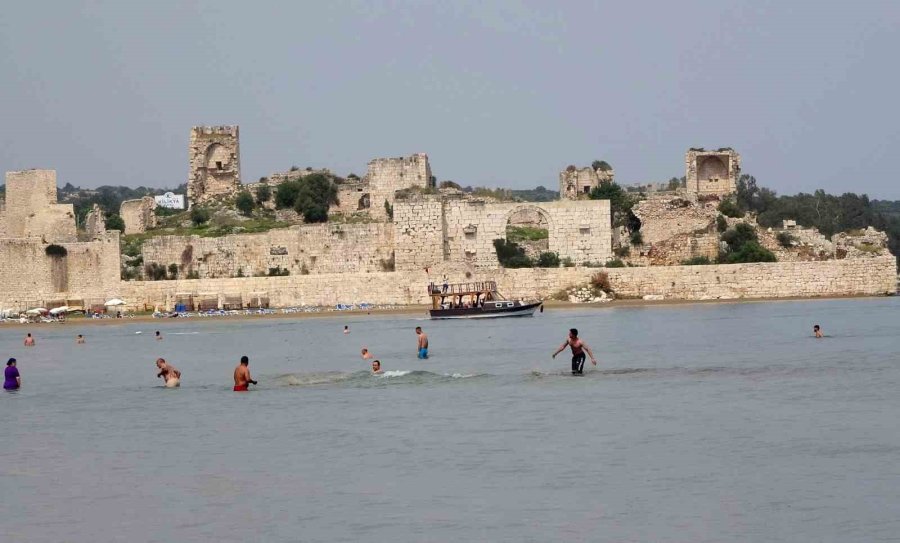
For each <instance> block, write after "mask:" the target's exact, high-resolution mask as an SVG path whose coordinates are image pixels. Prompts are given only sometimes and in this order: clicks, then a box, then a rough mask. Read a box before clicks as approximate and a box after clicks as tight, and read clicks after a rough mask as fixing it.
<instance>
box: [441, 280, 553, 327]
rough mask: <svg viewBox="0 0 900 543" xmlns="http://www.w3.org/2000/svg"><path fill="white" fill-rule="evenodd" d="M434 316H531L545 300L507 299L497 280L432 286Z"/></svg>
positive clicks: (483, 317)
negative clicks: (499, 290) (501, 291)
mask: <svg viewBox="0 0 900 543" xmlns="http://www.w3.org/2000/svg"><path fill="white" fill-rule="evenodd" d="M428 294H429V295H430V296H431V310H430V313H431V318H432V319H487V318H497V317H530V316H532V315H534V312H535V311H536V310H537V309H538V308H539V307H541V302H527V301H523V300H507V299H506V298H504V297H503V296H502V295H501V294H500V293H499V292H497V283H495V282H494V281H476V282H473V283H455V284H449V283H444V284H442V285H436V284H434V283H431V284H429V285H428Z"/></svg>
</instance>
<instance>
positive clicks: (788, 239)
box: [775, 232, 794, 249]
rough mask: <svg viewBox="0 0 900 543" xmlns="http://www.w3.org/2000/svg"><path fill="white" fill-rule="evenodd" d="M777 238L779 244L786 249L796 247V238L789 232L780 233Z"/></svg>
mask: <svg viewBox="0 0 900 543" xmlns="http://www.w3.org/2000/svg"><path fill="white" fill-rule="evenodd" d="M775 237H776V238H777V239H778V244H779V245H781V246H782V247H784V248H786V249H788V248H790V247H791V246H793V245H794V236H792V235H791V234H790V233H789V232H778V235H777V236H775Z"/></svg>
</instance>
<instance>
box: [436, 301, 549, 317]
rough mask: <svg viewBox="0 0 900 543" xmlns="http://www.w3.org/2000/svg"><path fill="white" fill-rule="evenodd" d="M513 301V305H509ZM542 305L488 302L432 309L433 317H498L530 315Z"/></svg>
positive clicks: (536, 303)
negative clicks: (475, 305) (478, 304)
mask: <svg viewBox="0 0 900 543" xmlns="http://www.w3.org/2000/svg"><path fill="white" fill-rule="evenodd" d="M509 303H512V304H513V305H512V306H510V305H508V304H509ZM540 306H541V302H534V303H524V302H504V303H502V304H501V303H497V304H495V303H494V302H488V303H486V304H484V307H469V308H464V307H459V308H455V309H432V310H431V311H430V313H431V318H432V319H433V320H437V319H496V318H500V317H530V316H532V315H534V312H535V311H536V310H537V308H538V307H540Z"/></svg>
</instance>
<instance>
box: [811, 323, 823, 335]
mask: <svg viewBox="0 0 900 543" xmlns="http://www.w3.org/2000/svg"><path fill="white" fill-rule="evenodd" d="M813 335H814V336H815V337H825V336H824V335H823V334H822V329H821V328H819V325H818V324H816V325H813Z"/></svg>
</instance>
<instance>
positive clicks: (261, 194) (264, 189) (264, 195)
mask: <svg viewBox="0 0 900 543" xmlns="http://www.w3.org/2000/svg"><path fill="white" fill-rule="evenodd" d="M271 198H272V187H270V186H269V184H268V183H262V184H260V185H259V187H257V188H256V201H257V203H259V204H260V205H262V204H264V203H266V202H268V201H269V200H270V199H271Z"/></svg>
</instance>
